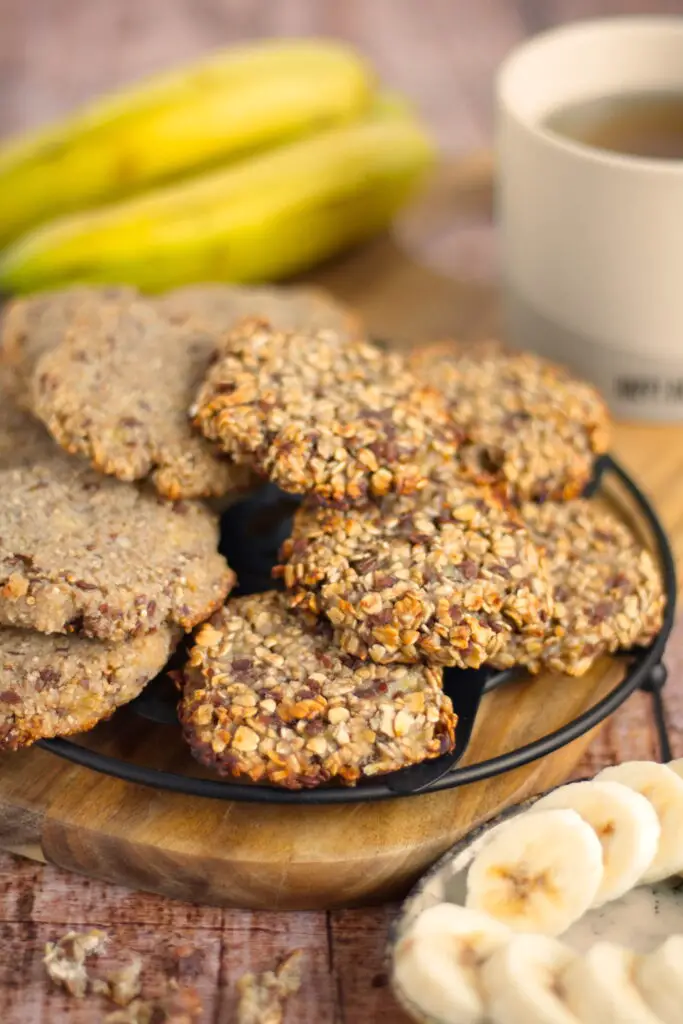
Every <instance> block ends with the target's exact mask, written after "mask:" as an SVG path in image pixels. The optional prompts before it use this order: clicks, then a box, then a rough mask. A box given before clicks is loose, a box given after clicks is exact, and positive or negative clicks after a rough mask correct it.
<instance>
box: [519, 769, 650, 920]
mask: <svg viewBox="0 0 683 1024" xmlns="http://www.w3.org/2000/svg"><path fill="white" fill-rule="evenodd" d="M554 808H564V809H569V810H573V811H576V812H577V814H579V815H580V816H581V817H582V818H583V820H584V821H585V822H586V823H587V824H588V825H590V826H591V828H592V829H593V830H594V831H595V833H596V835H597V837H598V839H599V840H600V843H601V845H602V861H603V876H602V882H601V883H600V887H599V888H598V892H597V895H596V897H595V900H594V901H593V906H601V905H602V904H603V903H607V902H608V901H609V900H616V899H618V898H619V896H623V895H624V893H626V892H628V891H629V889H632V888H633V886H634V885H637V883H638V882H639V881H640V879H641V877H642V876H643V874H644V873H645V872H646V871H647V869H648V868H649V866H650V864H651V863H652V861H653V860H654V858H655V856H656V853H657V848H658V845H659V835H660V826H659V818H658V817H657V812H656V811H655V809H654V807H653V806H652V804H651V803H650V801H649V800H648V799H647V798H646V797H644V796H642V794H641V793H638V792H636V791H635V790H634V789H631V788H629V787H628V786H624V785H622V784H621V783H619V782H609V781H608V780H607V779H604V780H597V781H596V780H593V781H591V782H573V783H570V784H569V785H568V786H561V787H560V788H559V789H555V790H553V791H552V792H551V793H548V794H547V796H544V797H541V799H540V800H538V801H537V802H536V803H535V804H534V806H533V808H532V810H533V811H534V812H536V811H546V810H551V809H554Z"/></svg>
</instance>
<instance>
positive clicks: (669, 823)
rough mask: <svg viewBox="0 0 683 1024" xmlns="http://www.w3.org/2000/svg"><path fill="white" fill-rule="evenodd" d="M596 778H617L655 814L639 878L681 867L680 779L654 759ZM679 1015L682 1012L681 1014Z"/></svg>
mask: <svg viewBox="0 0 683 1024" xmlns="http://www.w3.org/2000/svg"><path fill="white" fill-rule="evenodd" d="M595 778H596V780H597V781H598V782H603V781H610V782H620V783H621V784H622V785H624V786H628V787H629V788H630V789H634V790H635V791H636V792H637V793H641V794H642V795H643V796H644V797H646V798H647V799H648V800H649V801H650V803H651V804H652V806H653V807H654V809H655V811H656V812H657V816H658V818H659V825H660V828H661V833H660V837H659V845H658V847H657V853H656V854H655V857H654V860H653V861H652V863H651V864H650V867H649V868H648V869H647V870H646V871H644V872H643V875H642V876H641V879H640V881H641V882H661V881H662V880H663V879H665V878H669V877H670V876H671V875H676V874H678V873H679V872H681V871H683V779H682V778H680V776H678V775H677V774H676V772H675V771H674V770H672V769H671V768H669V767H667V765H664V764H656V763H655V762H654V761H625V762H624V763H623V764H618V765H614V766H613V767H611V768H605V769H603V771H601V772H599V773H598V774H597V775H596V777H595ZM682 1019H683V1015H682Z"/></svg>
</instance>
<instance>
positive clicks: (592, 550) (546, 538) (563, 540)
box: [494, 499, 665, 676]
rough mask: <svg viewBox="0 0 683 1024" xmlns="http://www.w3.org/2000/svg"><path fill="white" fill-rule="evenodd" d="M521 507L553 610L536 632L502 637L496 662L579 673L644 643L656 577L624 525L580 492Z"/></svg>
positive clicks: (656, 619)
mask: <svg viewBox="0 0 683 1024" xmlns="http://www.w3.org/2000/svg"><path fill="white" fill-rule="evenodd" d="M521 512H522V517H523V518H524V520H525V522H526V523H527V525H528V527H529V530H530V531H531V533H532V536H533V537H534V539H535V541H536V543H537V544H538V545H539V546H540V547H542V548H543V549H544V551H545V553H546V558H547V562H548V570H549V573H550V577H551V580H552V585H553V598H554V610H553V614H552V616H551V617H550V618H549V619H548V621H547V624H546V629H545V630H544V632H543V633H542V634H541V635H540V636H530V635H527V636H520V635H518V634H513V635H512V636H510V637H508V640H507V643H506V645H505V647H504V648H503V649H502V650H501V651H499V652H498V653H497V655H496V656H495V659H494V660H495V663H496V665H498V666H499V667H501V668H508V667H509V666H511V665H523V666H524V667H525V668H527V669H529V670H530V671H532V672H540V671H542V670H544V669H546V670H549V671H551V672H565V673H568V674H569V675H573V676H580V675H583V674H584V673H585V672H587V671H588V669H589V668H590V667H591V665H592V664H593V662H594V661H595V660H596V658H598V657H599V656H600V655H601V654H605V653H609V652H612V651H616V650H620V649H621V650H627V649H629V648H631V647H633V646H634V645H647V644H648V643H650V641H651V640H652V639H653V638H654V637H655V636H656V634H657V633H658V632H659V630H660V628H661V625H662V615H663V611H664V604H665V598H664V594H663V591H662V581H661V576H660V573H659V570H658V568H657V566H656V564H655V562H654V559H653V558H652V555H651V554H650V552H649V551H647V550H646V549H645V548H644V547H643V545H642V544H641V543H640V542H639V541H638V540H637V539H636V538H635V537H634V535H633V534H632V533H631V531H630V530H629V528H628V527H627V526H626V524H625V523H623V522H621V521H620V520H619V519H617V518H616V517H615V516H614V514H613V513H611V512H609V511H608V510H606V509H604V508H601V507H600V505H599V504H598V503H597V502H595V501H586V500H583V499H577V500H575V501H570V502H562V503H554V502H547V503H545V504H542V505H538V504H535V503H532V502H528V503H526V504H525V505H523V506H522V510H521Z"/></svg>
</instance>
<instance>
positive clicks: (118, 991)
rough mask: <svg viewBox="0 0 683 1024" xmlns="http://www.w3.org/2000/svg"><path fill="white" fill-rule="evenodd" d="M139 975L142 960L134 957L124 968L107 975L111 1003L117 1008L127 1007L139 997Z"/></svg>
mask: <svg viewBox="0 0 683 1024" xmlns="http://www.w3.org/2000/svg"><path fill="white" fill-rule="evenodd" d="M141 973H142V960H141V958H140V957H139V956H135V957H133V959H132V960H131V961H130V963H128V964H126V965H125V967H121V968H120V969H119V970H118V971H112V972H111V973H110V974H108V975H107V981H108V983H109V998H110V999H111V1001H112V1002H113V1003H116V1005H117V1006H128V1004H129V1003H131V1002H132V1001H133V999H135V997H136V996H139V995H140V988H141V982H140V974H141Z"/></svg>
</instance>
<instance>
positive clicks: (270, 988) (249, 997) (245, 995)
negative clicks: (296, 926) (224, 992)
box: [237, 949, 303, 1024]
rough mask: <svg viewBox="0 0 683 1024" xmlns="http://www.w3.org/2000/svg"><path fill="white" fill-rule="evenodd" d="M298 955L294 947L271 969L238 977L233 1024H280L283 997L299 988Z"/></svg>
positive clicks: (298, 950)
mask: <svg viewBox="0 0 683 1024" xmlns="http://www.w3.org/2000/svg"><path fill="white" fill-rule="evenodd" d="M302 957H303V951H302V950H300V949H296V950H294V952H293V953H290V954H289V955H288V956H287V957H285V959H284V960H282V961H281V962H280V964H279V965H278V966H277V967H276V968H275V970H274V971H264V972H263V973H262V974H245V975H243V977H241V978H240V980H239V981H238V982H237V989H238V992H239V996H240V998H239V1004H238V1007H237V1024H282V1021H283V1019H284V1010H285V1005H286V1002H287V1000H288V999H289V997H290V996H293V995H294V994H295V993H296V992H298V991H299V988H300V987H301V981H302V977H301V972H302V963H301V960H302Z"/></svg>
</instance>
